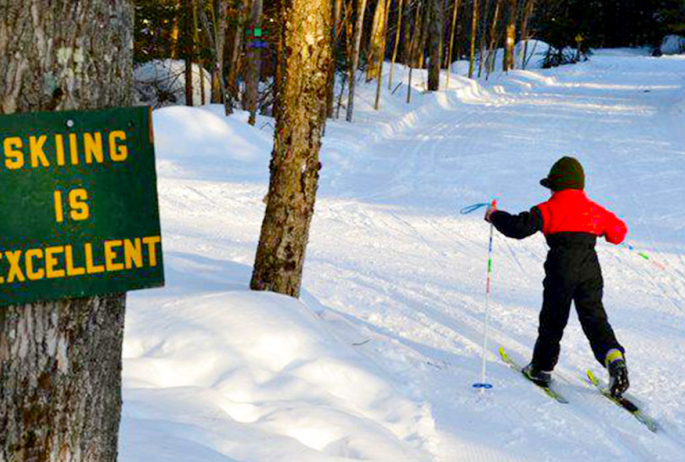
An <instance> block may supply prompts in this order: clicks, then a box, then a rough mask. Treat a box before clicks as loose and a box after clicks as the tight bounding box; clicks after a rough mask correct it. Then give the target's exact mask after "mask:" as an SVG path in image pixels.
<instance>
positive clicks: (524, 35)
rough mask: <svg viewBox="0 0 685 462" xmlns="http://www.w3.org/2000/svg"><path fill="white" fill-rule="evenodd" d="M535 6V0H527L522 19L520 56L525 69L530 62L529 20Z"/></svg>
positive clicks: (522, 66)
mask: <svg viewBox="0 0 685 462" xmlns="http://www.w3.org/2000/svg"><path fill="white" fill-rule="evenodd" d="M534 8H535V0H526V3H525V6H524V9H523V19H522V21H521V40H523V49H522V51H521V52H522V56H521V57H520V61H521V68H522V69H525V68H526V65H527V64H528V62H527V61H528V20H529V19H530V16H531V15H532V14H533V9H534Z"/></svg>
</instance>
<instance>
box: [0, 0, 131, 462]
mask: <svg viewBox="0 0 685 462" xmlns="http://www.w3.org/2000/svg"><path fill="white" fill-rule="evenodd" d="M10 38H11V39H10ZM132 65H133V2H132V1H131V0H108V1H103V0H81V1H79V2H74V1H72V0H10V1H9V2H8V1H7V0H5V1H4V3H3V14H2V16H0V81H1V82H3V85H2V87H0V113H3V114H11V113H14V112H35V111H47V110H70V109H97V108H104V107H112V106H127V105H130V103H131V94H132V90H133V71H132ZM125 305H126V303H125V295H124V294H119V295H111V296H106V297H91V298H83V299H71V300H62V301H55V302H39V303H31V304H26V305H14V306H10V307H4V308H0V460H2V461H7V462H10V461H49V460H54V461H88V462H90V461H95V462H100V461H111V462H114V461H116V458H117V439H118V431H119V420H120V415H121V352H122V341H123V333H124V314H125Z"/></svg>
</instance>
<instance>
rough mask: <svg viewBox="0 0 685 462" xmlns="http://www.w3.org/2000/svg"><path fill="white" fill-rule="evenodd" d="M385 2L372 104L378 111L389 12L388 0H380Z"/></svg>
mask: <svg viewBox="0 0 685 462" xmlns="http://www.w3.org/2000/svg"><path fill="white" fill-rule="evenodd" d="M380 1H381V2H385V3H386V5H385V8H384V10H385V16H384V17H383V37H382V38H381V48H380V50H379V53H378V55H379V60H378V71H377V74H378V85H377V86H376V103H375V104H374V109H375V110H378V108H379V107H380V101H381V87H382V84H383V63H384V62H385V45H386V41H387V37H386V35H387V33H386V32H387V28H388V13H389V12H390V0H380Z"/></svg>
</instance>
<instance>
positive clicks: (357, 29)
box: [345, 0, 366, 122]
mask: <svg viewBox="0 0 685 462" xmlns="http://www.w3.org/2000/svg"><path fill="white" fill-rule="evenodd" d="M356 3H357V20H356V24H355V25H354V38H353V40H352V41H353V46H354V48H353V49H352V58H351V59H350V75H349V77H348V81H349V85H348V88H349V95H348V97H347V114H346V115H345V120H347V121H348V122H352V114H353V112H354V88H355V83H356V80H357V79H356V74H357V67H358V66H359V50H360V49H361V44H362V28H363V27H364V10H366V0H357V2H356Z"/></svg>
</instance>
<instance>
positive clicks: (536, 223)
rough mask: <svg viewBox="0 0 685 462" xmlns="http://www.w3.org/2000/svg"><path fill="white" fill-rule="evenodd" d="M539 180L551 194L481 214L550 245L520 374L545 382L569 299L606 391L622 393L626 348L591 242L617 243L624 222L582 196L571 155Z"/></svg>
mask: <svg viewBox="0 0 685 462" xmlns="http://www.w3.org/2000/svg"><path fill="white" fill-rule="evenodd" d="M540 184H541V185H542V186H544V187H546V188H549V189H550V190H551V191H552V197H551V199H550V200H548V201H547V202H544V203H542V204H539V205H537V206H535V207H533V208H532V209H531V210H530V212H523V213H520V214H518V215H510V214H509V213H507V212H504V211H501V210H496V209H494V208H488V210H487V212H486V214H485V220H486V221H489V222H491V223H492V224H493V225H494V226H495V228H497V230H498V231H499V232H501V233H502V234H504V235H505V236H507V237H512V238H515V239H523V238H525V237H528V236H530V235H532V234H534V233H536V232H538V231H542V232H543V233H544V235H545V239H546V240H547V244H548V245H549V247H550V249H549V252H548V253H547V261H545V279H544V281H543V287H544V291H543V302H542V311H540V326H539V328H538V339H537V341H536V342H535V349H534V350H533V360H532V361H531V363H530V364H529V365H527V366H526V367H524V368H523V373H524V374H525V375H526V376H527V377H528V378H530V379H531V380H532V381H534V382H535V383H537V384H538V385H542V386H548V385H549V383H550V381H551V378H552V370H553V369H554V366H555V365H556V363H557V361H558V359H559V349H560V347H559V343H560V342H561V337H562V335H563V333H564V328H565V327H566V323H567V322H568V316H569V312H570V309H571V301H573V302H575V306H576V311H577V312H578V318H579V320H580V324H581V326H582V328H583V331H584V332H585V335H586V336H587V338H588V340H589V341H590V345H591V347H592V351H593V353H594V355H595V358H597V361H599V362H600V364H602V365H603V366H604V367H606V368H607V369H608V371H609V377H610V381H609V387H610V391H611V394H612V395H613V396H616V397H618V396H621V395H622V394H623V393H624V392H625V391H626V390H627V389H628V386H629V383H628V369H627V367H626V361H625V357H624V353H625V350H624V349H623V347H622V346H621V345H620V344H619V343H618V341H617V340H616V337H615V335H614V331H613V330H612V328H611V325H609V320H608V319H607V315H606V313H605V311H604V307H603V306H602V287H603V281H602V271H601V268H600V266H599V260H598V259H597V254H596V252H595V242H596V241H597V236H600V237H604V238H605V239H606V240H607V241H608V242H611V243H612V244H620V243H621V242H622V241H623V239H624V238H625V235H626V232H627V228H626V225H625V224H624V223H623V222H622V221H621V220H620V219H618V218H617V217H616V216H615V215H614V214H613V213H611V212H609V211H607V210H606V209H604V208H602V207H601V206H599V205H598V204H596V203H594V202H592V201H591V200H589V199H588V198H587V196H586V195H585V192H584V191H583V189H584V187H585V174H584V172H583V167H582V166H581V165H580V162H578V160H576V159H574V158H572V157H563V158H561V159H560V160H558V161H557V162H556V163H555V164H554V166H553V167H552V170H551V171H550V172H549V175H548V176H547V178H544V179H543V180H541V181H540Z"/></svg>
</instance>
